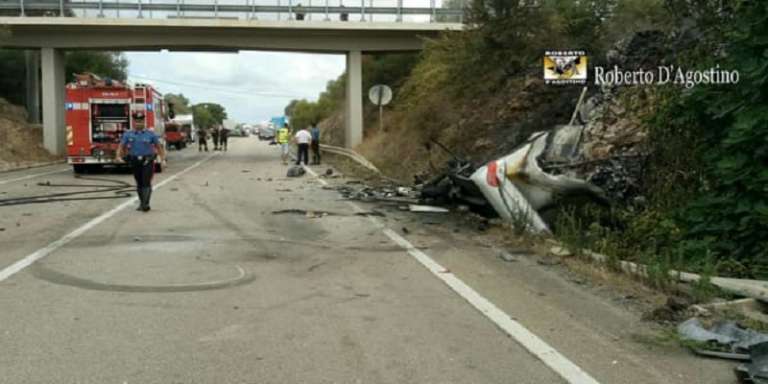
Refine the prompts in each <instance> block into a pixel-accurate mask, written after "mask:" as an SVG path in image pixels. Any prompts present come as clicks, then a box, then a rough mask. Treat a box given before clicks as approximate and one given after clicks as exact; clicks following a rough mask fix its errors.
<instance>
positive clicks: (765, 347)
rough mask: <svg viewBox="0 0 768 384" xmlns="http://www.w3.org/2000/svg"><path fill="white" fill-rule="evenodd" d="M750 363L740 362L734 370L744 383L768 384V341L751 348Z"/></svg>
mask: <svg viewBox="0 0 768 384" xmlns="http://www.w3.org/2000/svg"><path fill="white" fill-rule="evenodd" d="M749 359H750V361H751V362H750V363H745V364H740V365H739V366H738V367H736V369H735V370H734V373H735V374H736V378H738V380H739V382H740V383H743V384H768V343H759V344H755V345H753V346H752V347H750V349H749Z"/></svg>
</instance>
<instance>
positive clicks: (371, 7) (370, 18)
mask: <svg viewBox="0 0 768 384" xmlns="http://www.w3.org/2000/svg"><path fill="white" fill-rule="evenodd" d="M371 9H373V0H370V1H369V2H368V10H371ZM368 21H371V22H372V21H373V12H368Z"/></svg>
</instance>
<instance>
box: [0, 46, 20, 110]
mask: <svg viewBox="0 0 768 384" xmlns="http://www.w3.org/2000/svg"><path fill="white" fill-rule="evenodd" d="M0 73H2V76H0V97H2V98H4V99H6V100H8V102H10V103H11V104H18V105H21V104H24V98H25V94H24V90H25V89H26V84H25V83H24V82H25V78H26V77H25V76H26V64H25V60H24V51H21V50H0Z"/></svg>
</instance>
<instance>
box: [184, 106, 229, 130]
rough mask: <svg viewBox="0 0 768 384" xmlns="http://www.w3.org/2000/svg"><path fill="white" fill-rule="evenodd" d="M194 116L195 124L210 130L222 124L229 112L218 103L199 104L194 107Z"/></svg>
mask: <svg viewBox="0 0 768 384" xmlns="http://www.w3.org/2000/svg"><path fill="white" fill-rule="evenodd" d="M192 115H193V117H194V119H195V124H197V125H200V126H202V127H205V128H209V127H211V126H213V125H215V124H221V123H223V122H224V120H226V118H227V111H226V109H224V107H223V106H221V105H219V104H216V103H199V104H195V105H193V106H192Z"/></svg>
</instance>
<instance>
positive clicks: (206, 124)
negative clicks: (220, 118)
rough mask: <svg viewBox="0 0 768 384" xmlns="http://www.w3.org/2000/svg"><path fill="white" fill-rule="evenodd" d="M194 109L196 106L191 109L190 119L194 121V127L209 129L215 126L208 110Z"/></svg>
mask: <svg viewBox="0 0 768 384" xmlns="http://www.w3.org/2000/svg"><path fill="white" fill-rule="evenodd" d="M196 107H197V106H193V107H192V117H193V118H194V120H195V125H197V126H198V127H202V128H210V127H212V126H213V125H215V124H216V122H215V121H214V119H213V116H211V112H210V111H209V110H208V109H206V108H196Z"/></svg>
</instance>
